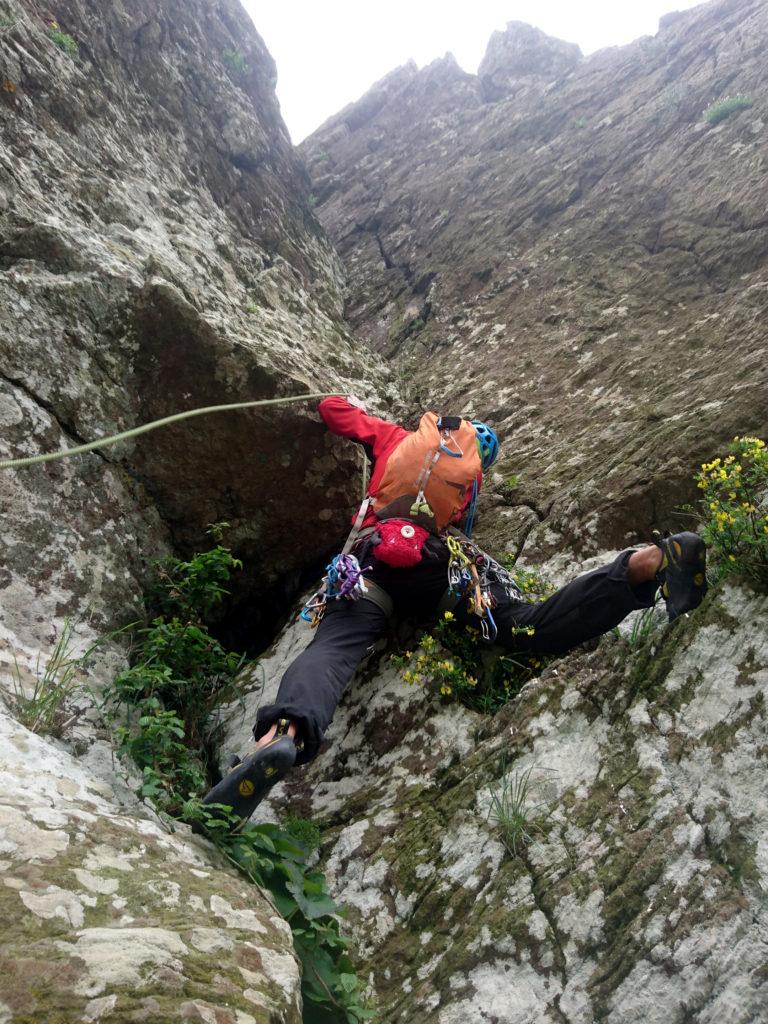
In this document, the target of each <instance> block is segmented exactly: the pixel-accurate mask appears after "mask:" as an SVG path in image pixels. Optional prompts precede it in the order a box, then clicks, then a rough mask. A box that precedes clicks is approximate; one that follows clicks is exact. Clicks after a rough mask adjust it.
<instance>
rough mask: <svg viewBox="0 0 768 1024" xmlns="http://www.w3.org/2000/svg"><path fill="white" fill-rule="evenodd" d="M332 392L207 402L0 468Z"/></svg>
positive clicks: (9, 461)
mask: <svg viewBox="0 0 768 1024" xmlns="http://www.w3.org/2000/svg"><path fill="white" fill-rule="evenodd" d="M335 394H336V392H335V391H323V392H320V393H318V394H311V395H288V396H287V397H285V398H260V399H258V400H257V401H253V402H230V403H229V404H227V405H206V406H203V407H201V408H199V409H187V411H186V412H177V413H175V415H173V416H164V417H163V418H162V419H159V420H153V421H152V422H151V423H144V424H143V425H142V426H140V427H133V428H132V429H131V430H123V431H121V432H120V433H119V434H112V435H110V436H109V437H100V438H98V440H96V441H89V442H88V444H80V445H78V446H77V447H76V448H62V449H61V451H58V452H49V453H48V454H45V455H32V456H30V457H29V458H24V459H4V460H2V461H0V469H18V468H20V467H21V466H32V465H36V464H37V463H39V462H53V461H54V460H55V459H67V458H69V456H70V455H82V454H83V452H91V451H93V450H94V449H96V448H106V447H107V446H108V445H110V444H117V442H118V441H127V440H128V439H129V438H131V437H138V436H139V435H140V434H146V433H148V432H149V431H150V430H157V428H158V427H167V426H168V425H169V424H171V423H179V422H181V420H188V419H192V417H193V416H207V415H208V414H209V413H213V412H230V411H232V410H235V409H255V408H257V407H258V406H262V405H285V404H287V403H289V402H307V401H312V400H313V399H316V398H330V397H331V395H335Z"/></svg>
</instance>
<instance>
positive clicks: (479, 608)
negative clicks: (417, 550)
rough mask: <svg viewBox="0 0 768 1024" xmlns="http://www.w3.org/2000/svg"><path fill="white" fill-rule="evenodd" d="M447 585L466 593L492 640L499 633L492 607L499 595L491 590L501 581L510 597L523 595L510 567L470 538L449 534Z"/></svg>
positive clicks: (460, 594)
mask: <svg viewBox="0 0 768 1024" xmlns="http://www.w3.org/2000/svg"><path fill="white" fill-rule="evenodd" d="M445 543H446V545H447V547H448V554H449V559H448V589H449V591H450V593H451V594H455V595H457V596H458V597H466V598H467V600H468V602H469V605H470V607H471V609H472V611H473V612H474V614H475V615H477V616H478V618H479V619H480V631H481V633H482V636H483V639H484V640H487V641H489V642H491V643H492V642H493V641H494V640H495V639H496V636H497V634H498V628H497V626H496V621H495V619H494V617H493V609H494V608H495V607H496V598H495V597H494V596H493V592H492V590H491V584H492V583H498V584H499V585H500V586H502V587H503V588H504V590H505V592H506V593H507V596H508V597H511V598H513V599H516V600H520V599H521V598H522V594H521V592H520V589H519V587H518V586H517V584H516V583H515V581H514V579H513V578H512V576H511V575H510V573H509V572H507V570H506V569H505V568H504V567H503V566H501V565H499V563H498V562H497V561H495V560H494V559H493V558H491V557H490V555H487V554H486V553H485V552H484V551H481V550H480V548H478V547H477V546H476V545H475V544H473V543H472V542H471V541H469V540H467V539H460V538H459V537H456V536H451V535H448V536H446V538H445Z"/></svg>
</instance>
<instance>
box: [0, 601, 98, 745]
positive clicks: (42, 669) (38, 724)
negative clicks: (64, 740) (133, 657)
mask: <svg viewBox="0 0 768 1024" xmlns="http://www.w3.org/2000/svg"><path fill="white" fill-rule="evenodd" d="M112 635H114V634H112ZM106 639H108V638H106V637H105V638H102V639H99V640H97V641H96V642H95V643H93V644H91V645H90V647H88V649H87V650H85V651H83V652H81V653H80V654H76V653H75V647H76V641H75V639H74V625H73V623H72V621H71V619H65V620H64V625H63V627H62V630H61V635H60V636H59V638H58V640H57V641H56V644H55V645H54V648H53V651H52V653H51V656H50V658H49V659H48V660H47V661H46V662H45V664H44V665H42V666H41V664H40V657H39V656H38V658H37V661H36V663H35V668H34V671H32V672H31V673H24V672H22V669H21V667H20V666H19V663H18V661H16V660H14V668H13V691H12V693H11V694H10V695H9V696H10V702H11V706H12V710H13V713H14V715H15V716H16V718H17V719H18V720H19V721H20V722H21V723H22V725H25V726H26V727H27V728H28V729H29V730H30V731H31V732H35V733H38V734H39V735H41V736H61V735H62V734H63V732H64V731H65V729H66V727H67V725H68V724H69V723H70V722H71V720H72V715H71V714H70V711H69V709H68V707H67V704H68V702H69V700H70V699H71V698H72V697H73V696H74V695H75V693H76V692H77V691H78V690H81V689H83V688H84V680H83V672H84V670H85V669H86V668H87V666H88V663H89V661H90V660H91V658H92V657H93V655H94V654H95V653H96V651H97V650H98V648H99V647H100V646H101V645H102V643H104V642H105V640H106ZM25 677H26V678H25Z"/></svg>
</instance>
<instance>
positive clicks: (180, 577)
mask: <svg viewBox="0 0 768 1024" xmlns="http://www.w3.org/2000/svg"><path fill="white" fill-rule="evenodd" d="M225 527H226V524H219V525H217V526H216V527H212V530H211V532H212V535H213V539H214V540H215V541H216V542H217V543H216V544H215V546H214V547H213V548H212V549H211V550H210V551H207V552H203V553H200V554H196V555H194V556H193V557H192V558H191V559H190V560H189V561H182V560H180V559H177V558H170V559H168V560H167V561H166V562H164V563H162V564H159V565H158V566H157V572H156V581H155V583H154V584H153V586H152V587H151V588H150V590H149V592H148V596H147V621H146V623H145V624H143V625H141V626H139V627H138V628H135V629H134V631H133V636H132V642H133V648H132V652H131V665H130V667H129V668H128V669H126V671H124V672H122V673H121V674H120V675H119V676H117V677H116V679H115V680H114V681H113V683H112V684H111V686H109V687H108V688H107V690H106V692H105V695H104V708H105V711H106V714H107V716H108V718H109V720H110V721H111V722H112V724H113V726H114V729H115V735H116V743H117V753H118V756H119V757H121V758H130V759H132V760H133V761H134V762H135V764H136V765H137V766H138V768H139V769H140V770H141V772H142V782H141V786H140V788H139V793H140V795H141V796H142V797H144V798H145V799H149V800H151V801H152V803H153V804H154V805H155V807H156V808H157V810H158V811H159V812H160V814H161V816H163V817H164V818H165V819H166V820H167V821H170V822H172V821H173V820H179V821H184V822H187V823H188V824H191V825H192V826H193V827H195V828H196V829H198V830H201V831H204V832H205V833H206V834H207V836H208V837H209V838H210V839H211V840H212V841H213V842H214V843H215V845H216V846H217V847H218V848H219V849H220V850H221V851H222V852H223V853H224V855H225V856H226V857H227V858H228V859H229V861H230V862H231V863H233V864H234V865H236V866H237V867H238V868H239V870H240V871H241V872H242V873H243V874H244V875H245V876H246V877H247V878H248V879H249V880H250V881H252V882H254V883H255V884H256V885H259V886H261V887H262V888H265V889H267V890H269V892H270V893H271V894H272V897H273V899H274V901H275V904H276V906H277V908H278V910H279V911H280V913H281V914H282V915H283V916H284V917H285V919H286V920H287V921H288V922H289V923H290V925H291V928H292V930H293V940H294V948H295V950H296V953H297V955H298V956H299V958H300V960H301V963H302V994H303V1000H304V1020H305V1022H308V1024H336V1022H340V1021H342V1022H348V1024H358V1022H360V1021H362V1020H365V1019H368V1018H370V1017H371V1016H372V1012H371V1011H370V1010H369V1009H368V1008H366V1006H364V998H363V993H362V990H361V985H360V982H359V979H358V978H357V975H356V974H355V970H354V967H353V964H352V961H351V959H350V957H349V954H348V948H349V940H348V939H347V938H346V937H345V936H344V935H343V934H342V932H341V928H340V923H339V917H338V915H339V913H340V908H339V907H338V906H337V904H336V903H335V902H334V900H333V899H332V897H331V895H330V893H329V892H328V888H327V885H326V882H325V878H324V876H323V875H322V873H321V872H319V871H316V870H313V869H312V867H311V866H310V864H309V860H310V858H311V854H312V852H313V849H314V848H316V847H317V845H318V842H319V833H318V830H317V827H316V826H314V825H313V824H312V823H311V822H305V821H301V820H299V819H289V821H288V822H287V824H286V827H285V828H281V827H279V826H277V825H273V824H264V825H253V824H247V825H245V826H244V827H238V826H239V825H240V822H239V820H238V819H236V818H234V817H233V816H232V814H231V808H228V807H223V806H215V805H207V806H204V805H203V804H202V802H201V797H202V795H203V794H204V792H205V791H206V790H207V789H208V788H209V785H210V782H211V776H212V774H213V771H214V763H215V749H216V746H217V739H218V737H217V728H218V720H217V717H216V714H215V709H216V707H217V706H218V705H219V704H220V703H221V702H222V701H232V700H233V699H236V697H237V689H236V686H235V677H236V675H237V673H238V671H239V670H240V668H241V667H242V665H243V661H244V659H243V657H242V656H240V655H238V654H236V653H234V652H232V651H227V650H225V649H224V648H223V647H222V645H221V644H220V643H219V642H218V641H217V640H216V639H214V637H212V636H211V634H210V633H209V630H208V626H207V625H206V619H207V618H208V617H209V616H210V614H211V612H213V611H214V610H215V609H216V608H217V606H218V605H219V604H220V603H221V602H222V600H223V598H224V596H225V595H226V594H227V590H226V585H227V583H228V581H229V579H230V577H231V575H232V573H234V572H236V571H237V570H238V569H240V568H241V563H240V562H239V561H238V560H237V559H236V558H234V557H233V556H232V553H231V551H229V549H228V548H226V547H224V546H222V544H221V543H220V541H221V539H222V531H223V529H224V528H225Z"/></svg>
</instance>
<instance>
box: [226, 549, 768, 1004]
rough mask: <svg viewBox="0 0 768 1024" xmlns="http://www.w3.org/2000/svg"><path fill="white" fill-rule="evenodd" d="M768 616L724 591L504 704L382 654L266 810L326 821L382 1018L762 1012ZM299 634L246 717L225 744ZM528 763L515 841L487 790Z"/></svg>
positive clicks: (766, 949)
mask: <svg viewBox="0 0 768 1024" xmlns="http://www.w3.org/2000/svg"><path fill="white" fill-rule="evenodd" d="M588 567H589V566H584V568H588ZM767 614H768V601H767V600H766V597H765V595H764V594H763V595H760V594H756V593H753V592H751V591H749V590H741V589H736V588H733V587H726V588H725V589H723V590H721V591H720V592H719V593H718V595H717V596H716V598H715V599H713V600H710V601H709V602H708V604H707V605H705V606H703V607H702V608H701V609H700V610H699V612H697V613H696V615H694V616H692V617H691V618H690V620H688V621H685V620H682V621H680V622H678V623H677V624H676V625H675V626H674V628H672V629H671V630H669V631H668V632H665V633H662V632H657V633H656V634H655V635H654V636H653V637H652V639H651V641H650V643H649V644H648V645H647V646H646V647H645V648H644V649H643V650H641V651H640V652H639V653H638V651H637V649H632V648H629V647H628V646H627V644H626V642H620V641H615V640H612V639H609V640H607V641H605V642H603V643H602V644H601V646H600V647H599V648H598V650H597V651H595V652H594V653H591V654H583V653H580V654H574V655H571V656H569V657H568V658H565V659H562V660H560V661H559V662H557V663H556V664H555V665H553V666H552V667H550V668H548V669H547V670H546V671H545V672H544V673H543V674H542V676H541V677H540V678H539V679H538V680H535V681H534V682H532V683H530V684H528V686H527V687H526V688H525V689H524V690H523V692H522V693H521V695H520V696H519V697H518V698H517V699H516V700H515V701H513V702H512V703H511V704H510V705H508V706H507V707H506V708H505V709H504V710H503V711H501V712H500V713H498V714H497V715H496V716H495V717H493V718H488V717H486V716H481V715H478V714H475V713H474V712H470V711H468V710H466V709H464V708H461V707H459V706H458V705H455V704H454V705H447V706H445V705H444V706H441V704H440V698H439V696H437V695H430V694H429V693H425V692H424V691H423V690H422V689H421V688H420V687H413V686H408V684H406V683H405V682H403V680H402V678H401V677H400V675H399V673H398V671H397V670H395V669H394V668H392V667H391V666H390V665H389V664H388V662H387V661H383V662H380V663H377V662H375V661H374V662H373V663H371V664H369V666H368V667H367V669H366V670H364V671H363V672H362V673H361V675H360V677H359V678H358V679H357V680H356V682H355V683H354V685H353V686H352V688H351V689H350V691H349V692H348V694H347V695H346V696H345V698H344V701H343V703H342V705H341V707H340V709H339V712H338V713H337V716H336V719H335V721H334V722H333V725H332V726H331V732H330V739H331V744H332V745H331V747H330V748H329V749H328V751H327V752H326V753H325V754H322V755H321V757H320V758H319V759H318V760H317V761H316V762H314V764H313V765H312V766H310V767H309V768H308V769H305V770H303V771H297V772H296V773H295V774H294V775H293V776H292V777H291V778H290V779H289V780H287V781H286V783H283V784H282V787H281V788H280V789H278V790H277V791H275V793H274V795H273V797H272V800H271V805H270V807H269V808H267V809H266V810H265V811H263V813H265V814H269V813H270V812H271V813H272V814H276V815H277V816H282V815H284V814H286V813H288V812H290V813H292V814H296V813H297V812H298V813H302V814H305V815H308V816H310V815H311V816H313V817H315V818H316V819H318V820H320V821H321V822H322V824H323V825H324V826H325V831H324V845H323V850H322V858H321V861H322V863H323V865H324V867H325V869H326V871H327V872H328V873H329V877H330V879H331V880H332V881H333V883H334V885H335V888H336V891H337V896H338V898H339V899H341V900H343V901H344V902H345V903H346V904H347V906H348V907H349V908H350V921H351V923H352V924H353V926H354V931H355V935H356V937H357V940H358V944H357V948H358V952H359V955H360V957H361V960H362V968H363V971H364V972H366V973H367V972H369V971H370V974H371V978H372V981H373V984H374V987H375V990H376V993H377V999H378V1007H379V1018H378V1019H380V1020H381V1021H383V1022H384V1021H387V1022H388V1021H415V1020H419V1021H424V1022H426V1024H458V1022H462V1024H464V1022H466V1024H483V1022H487V1021H490V1020H495V1021H498V1022H499V1024H521V1022H523V1021H534V1020H544V1021H552V1022H557V1024H562V1022H565V1021H567V1022H568V1024H593V1022H595V1021H605V1022H608V1024H635V1022H636V1021H639V1020H642V1021H648V1022H651V1024H668V1022H670V1021H674V1022H682V1021H684V1020H685V1021H692V1022H697V1024H704V1022H714V1021H718V1020H724V1019H727V1020H728V1021H729V1022H731V1021H732V1022H734V1024H747V1022H749V1021H755V1020H761V1019H762V1016H763V1014H764V1009H765V1006H766V1003H767V1001H768V980H766V977H765V971H764V965H765V962H766V955H767V954H768V943H766V927H767V926H768V916H767V911H766V907H767V906H768V903H767V902H766V893H767V892H768V844H767V843H766V835H768V801H767V800H766V797H765V786H764V784H763V780H764V775H765V760H766V750H767V749H768V745H766V721H765V701H766V695H767V694H768V638H767V636H766V631H765V617H766V615H767ZM297 630H298V631H297ZM301 630H302V627H296V628H292V629H291V630H289V631H288V632H287V633H286V634H285V635H284V636H283V637H282V638H281V640H280V642H279V643H278V644H277V645H276V647H275V649H274V650H273V651H272V652H271V653H270V655H269V656H268V657H267V658H265V659H264V661H263V662H262V664H261V669H260V670H259V673H258V675H255V676H254V678H261V670H262V669H263V673H264V677H265V678H266V680H267V684H266V686H267V689H266V692H265V693H264V694H261V693H259V692H254V694H253V695H252V696H251V697H247V698H246V706H245V709H242V708H234V707H233V708H232V709H231V725H230V739H229V742H228V745H227V751H229V750H237V749H242V744H243V743H244V742H245V741H246V739H247V732H248V729H249V726H250V722H251V720H252V718H253V714H254V711H255V707H256V705H257V704H258V702H259V700H262V701H266V702H269V701H271V699H272V696H273V693H274V689H275V687H276V684H277V681H278V680H279V676H280V674H281V672H282V669H283V668H284V667H285V665H286V664H287V662H288V661H289V660H290V659H291V658H292V657H293V656H295V654H296V653H297V652H298V650H299V649H300V648H301V647H302V646H303V645H304V644H305V643H306V642H307V639H308V631H307V630H306V629H305V628H304V632H301ZM529 771H530V788H529V791H528V794H527V796H526V797H525V799H524V801H523V808H524V814H525V817H526V819H527V821H526V828H527V829H528V831H529V833H530V834H531V836H532V839H533V841H532V842H531V843H529V844H528V845H522V846H518V847H517V853H516V854H515V855H513V852H512V851H511V850H510V848H509V833H506V834H505V832H504V829H503V828H501V827H500V825H499V824H498V822H497V821H495V820H494V816H493V814H492V813H491V812H492V808H491V804H492V794H493V793H494V792H495V793H497V794H498V793H500V792H501V789H502V787H503V777H504V774H505V772H506V777H507V779H508V780H510V781H514V780H515V779H520V778H522V777H524V776H525V773H527V772H529ZM505 840H506V841H505Z"/></svg>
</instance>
